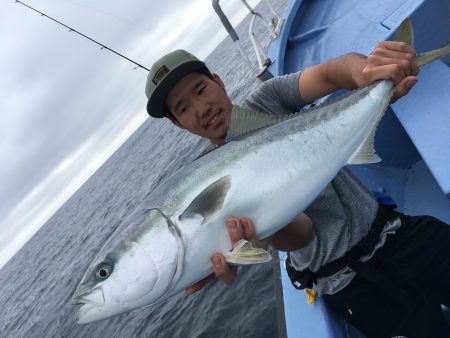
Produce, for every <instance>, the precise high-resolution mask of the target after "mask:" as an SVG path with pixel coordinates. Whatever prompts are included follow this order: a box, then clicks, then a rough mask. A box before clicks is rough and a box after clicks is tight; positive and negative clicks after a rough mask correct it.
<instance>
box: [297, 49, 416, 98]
mask: <svg viewBox="0 0 450 338" xmlns="http://www.w3.org/2000/svg"><path fill="white" fill-rule="evenodd" d="M415 57H416V53H415V51H414V49H413V48H411V47H410V46H408V45H407V44H405V43H403V42H393V41H383V42H380V43H378V44H377V46H376V47H375V49H374V50H373V52H372V54H370V55H369V56H367V57H366V56H364V55H361V54H357V53H350V54H346V55H343V56H341V57H338V58H336V59H334V60H330V61H327V62H325V63H321V64H319V65H315V66H312V67H310V68H306V69H305V70H303V71H302V73H301V74H300V78H299V90H300V96H301V98H302V99H303V101H305V102H308V103H311V102H313V101H315V100H317V99H318V98H321V97H323V96H325V95H328V94H330V93H332V92H334V91H336V90H338V89H342V88H346V89H356V88H361V87H366V86H368V85H370V84H371V83H373V82H374V81H376V80H386V79H391V80H393V81H394V84H395V90H394V96H393V98H392V101H391V102H394V101H395V100H397V99H399V98H400V97H402V96H403V95H405V94H407V93H408V91H409V90H410V89H411V87H412V86H413V85H414V84H415V83H416V81H417V79H416V75H417V74H418V73H419V67H418V66H417V65H416V63H415Z"/></svg>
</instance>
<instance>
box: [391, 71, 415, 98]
mask: <svg viewBox="0 0 450 338" xmlns="http://www.w3.org/2000/svg"><path fill="white" fill-rule="evenodd" d="M416 82H417V79H416V77H415V76H408V77H405V78H404V79H402V81H400V82H399V83H398V84H397V85H396V86H395V87H394V94H393V95H392V99H391V102H390V103H394V102H395V101H397V100H398V99H399V98H400V97H402V96H403V95H406V94H407V93H408V92H409V91H410V90H411V88H412V87H413V86H414V85H415V84H416Z"/></svg>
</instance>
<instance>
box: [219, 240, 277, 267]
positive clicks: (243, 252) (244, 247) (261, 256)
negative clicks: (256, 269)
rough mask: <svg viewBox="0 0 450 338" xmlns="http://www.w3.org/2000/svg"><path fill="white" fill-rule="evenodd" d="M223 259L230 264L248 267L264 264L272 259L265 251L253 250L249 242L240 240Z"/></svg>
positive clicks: (260, 249)
mask: <svg viewBox="0 0 450 338" xmlns="http://www.w3.org/2000/svg"><path fill="white" fill-rule="evenodd" d="M225 258H226V260H227V262H228V263H230V264H235V265H250V264H261V263H266V262H268V261H270V260H271V259H272V256H271V255H270V253H268V252H267V250H264V249H262V248H255V247H253V245H252V243H251V242H249V241H247V240H245V239H241V240H240V241H238V242H236V244H235V245H234V248H233V250H231V251H230V252H228V253H227V254H226V255H225Z"/></svg>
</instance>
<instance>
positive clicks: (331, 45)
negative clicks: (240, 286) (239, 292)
mask: <svg viewBox="0 0 450 338" xmlns="http://www.w3.org/2000/svg"><path fill="white" fill-rule="evenodd" d="M406 17H411V19H412V22H413V27H414V33H415V46H414V47H415V49H416V50H417V51H418V52H419V53H420V52H425V51H429V50H432V49H435V48H438V47H441V46H442V45H444V44H445V43H447V42H448V41H450V28H449V27H450V26H449V23H450V20H449V18H450V5H449V3H448V1H445V0H428V1H424V0H383V1H381V0H366V1H352V0H341V1H332V0H329V1H327V0H310V1H291V3H290V4H289V5H288V7H287V9H286V11H285V14H284V18H285V23H284V27H283V30H282V32H281V35H280V36H279V37H278V38H277V39H276V40H274V41H273V42H272V44H271V46H270V48H269V57H270V58H271V59H272V60H275V62H274V63H273V64H272V66H271V67H270V68H269V70H270V72H271V73H272V74H274V75H276V76H277V75H283V74H288V73H292V72H296V71H298V70H300V69H303V68H305V67H308V66H312V65H315V64H318V63H321V62H324V61H326V60H329V59H332V58H335V57H337V56H340V55H342V54H345V53H349V52H359V53H362V54H366V55H367V54H369V53H370V52H371V51H372V49H373V47H374V46H375V44H376V43H377V42H378V41H381V40H388V39H389V38H391V36H392V35H393V33H394V32H395V30H396V28H397V27H398V26H399V25H400V23H401V22H402V21H403V20H404V19H405V18H406ZM449 65H450V58H447V59H444V60H439V61H436V62H435V63H433V64H430V65H428V66H426V67H424V68H423V69H422V70H421V73H420V74H419V81H418V83H417V84H416V86H415V87H414V88H413V90H412V91H411V92H410V94H409V95H407V96H406V97H404V98H402V99H401V100H399V101H398V102H397V103H395V104H394V105H392V106H390V107H389V108H388V110H387V112H386V115H385V117H384V118H383V120H382V122H381V124H380V126H379V128H378V131H377V135H376V140H375V147H376V149H377V153H378V154H379V155H380V157H381V158H382V159H383V161H382V162H381V163H380V164H377V165H366V166H354V167H352V168H351V169H352V170H353V171H354V172H355V173H356V175H357V176H358V177H359V178H360V179H361V180H362V181H363V182H364V183H365V184H366V186H367V187H369V188H370V189H371V190H372V191H376V192H382V193H385V194H387V195H389V196H391V197H392V198H393V199H394V200H395V202H396V203H397V205H398V209H399V210H400V211H403V212H405V213H407V214H410V215H418V214H430V215H433V216H435V217H438V218H440V219H442V220H444V221H445V222H447V223H450V156H448V155H447V153H448V149H449V148H450V132H449V129H450V100H449V97H450V68H449ZM281 270H282V283H283V296H284V308H285V318H286V330H287V334H288V336H290V337H314V338H317V337H347V336H348V332H347V325H346V324H345V323H344V322H343V321H342V320H341V319H340V318H338V317H337V316H335V315H334V314H333V313H332V312H331V311H330V310H329V309H327V307H326V306H325V304H324V303H323V302H322V301H321V300H320V299H318V300H316V302H315V303H314V304H312V305H309V304H307V302H306V297H305V295H304V294H303V293H302V292H299V291H298V290H296V289H294V288H293V287H292V285H291V284H290V281H289V279H288V277H287V275H286V273H285V270H284V267H282V269H281ZM352 336H358V335H357V334H356V333H355V332H353V333H352Z"/></svg>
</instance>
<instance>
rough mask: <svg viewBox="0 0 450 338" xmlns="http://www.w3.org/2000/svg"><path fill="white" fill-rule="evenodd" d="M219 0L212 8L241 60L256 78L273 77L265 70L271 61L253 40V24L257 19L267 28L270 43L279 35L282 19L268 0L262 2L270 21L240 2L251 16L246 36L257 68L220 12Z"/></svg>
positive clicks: (243, 1)
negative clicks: (266, 8)
mask: <svg viewBox="0 0 450 338" xmlns="http://www.w3.org/2000/svg"><path fill="white" fill-rule="evenodd" d="M219 1H220V0H213V2H212V6H213V8H214V10H215V12H216V13H217V15H218V16H219V19H220V21H221V22H222V25H223V26H224V27H225V29H226V30H227V32H228V35H229V36H230V37H231V39H232V40H233V42H234V43H235V44H236V45H237V48H238V50H239V52H240V53H241V55H242V57H243V59H244V60H245V62H246V63H247V65H248V67H249V68H250V69H251V70H252V72H254V73H255V74H257V75H256V76H257V77H258V78H260V79H261V80H265V79H268V78H271V77H273V75H272V74H270V72H269V71H268V70H267V68H268V67H269V66H270V65H271V64H272V62H273V61H272V60H270V58H269V56H268V55H267V52H266V51H264V48H263V47H262V45H261V43H260V42H259V41H258V40H257V39H256V38H255V34H254V32H253V27H254V24H255V20H256V18H259V19H260V20H261V22H262V23H263V24H264V26H265V27H266V28H267V31H268V32H269V38H270V40H271V41H273V40H274V39H276V38H277V37H278V35H279V34H280V31H281V27H282V26H283V19H282V18H281V17H280V16H279V15H278V14H277V13H276V12H275V10H274V9H273V7H272V6H271V4H270V3H269V1H268V0H264V2H265V3H266V4H267V7H268V8H269V9H270V12H271V15H272V16H271V17H270V19H268V18H266V17H265V16H263V15H262V14H261V13H259V12H257V11H255V9H254V8H252V7H251V6H250V5H249V4H248V2H247V1H245V0H241V2H242V3H243V4H244V6H245V7H247V9H248V10H249V12H250V14H251V15H252V19H251V22H250V26H249V29H248V34H249V37H250V41H251V43H252V46H253V50H254V51H255V55H256V60H257V62H258V67H256V66H255V64H254V63H253V62H252V60H251V59H250V57H249V56H248V55H247V53H246V52H245V50H244V48H243V46H242V44H241V42H240V40H239V36H238V35H237V33H236V31H235V30H234V28H233V26H232V25H231V23H230V21H229V20H228V18H227V16H226V15H225V13H224V12H223V11H222V9H221V7H220V5H219Z"/></svg>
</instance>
